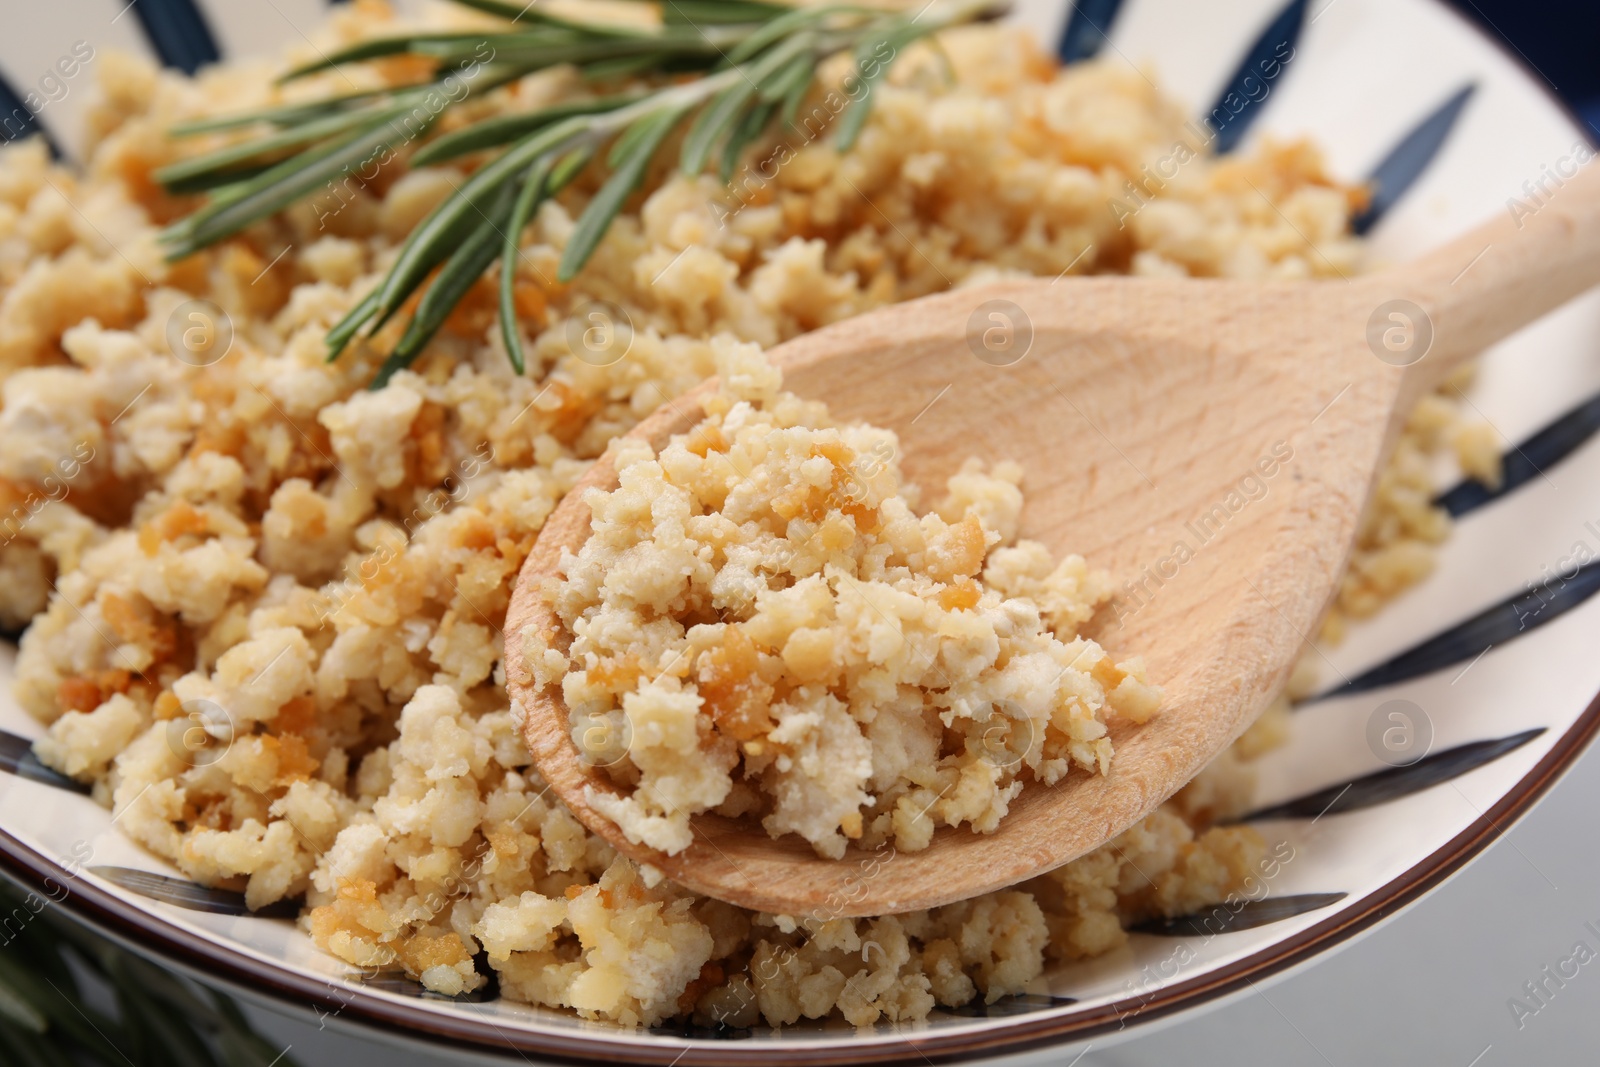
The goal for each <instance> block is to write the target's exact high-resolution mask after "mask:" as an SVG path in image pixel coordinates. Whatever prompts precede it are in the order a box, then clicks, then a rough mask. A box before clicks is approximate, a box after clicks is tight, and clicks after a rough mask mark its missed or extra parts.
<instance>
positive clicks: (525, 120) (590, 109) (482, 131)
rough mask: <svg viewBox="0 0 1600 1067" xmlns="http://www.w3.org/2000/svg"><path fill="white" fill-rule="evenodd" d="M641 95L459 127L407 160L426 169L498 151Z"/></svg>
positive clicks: (577, 103) (603, 98)
mask: <svg viewBox="0 0 1600 1067" xmlns="http://www.w3.org/2000/svg"><path fill="white" fill-rule="evenodd" d="M643 95H644V94H642V93H623V94H620V95H617V96H601V97H596V98H595V99H593V100H577V101H573V102H572V103H567V104H556V105H555V106H553V107H546V108H540V109H539V110H537V111H526V112H518V113H516V114H512V115H498V116H496V117H494V118H491V119H484V120H483V121H481V122H475V123H473V124H472V125H471V126H463V127H462V128H461V129H459V130H452V131H450V132H449V133H447V134H444V135H443V136H441V137H436V138H434V139H433V140H432V141H429V142H428V143H427V144H425V145H423V146H422V147H421V148H420V149H418V150H417V152H416V153H415V154H414V155H413V156H412V157H411V165H412V166H413V167H430V166H433V165H434V164H436V163H443V162H445V161H446V160H451V159H456V158H457V157H460V156H464V155H467V154H468V153H471V152H479V151H482V150H483V149H485V148H498V147H499V146H500V145H503V144H509V143H510V142H512V141H515V140H516V139H517V138H519V137H522V136H524V135H526V134H529V133H532V132H534V131H535V130H541V129H543V128H544V127H546V126H549V125H550V124H552V123H555V122H559V121H560V120H562V119H567V118H572V117H573V116H574V115H594V114H599V113H600V112H603V111H614V110H616V109H617V108H619V107H623V106H625V105H627V104H632V103H634V102H635V101H637V100H639V99H641V98H642V96H643Z"/></svg>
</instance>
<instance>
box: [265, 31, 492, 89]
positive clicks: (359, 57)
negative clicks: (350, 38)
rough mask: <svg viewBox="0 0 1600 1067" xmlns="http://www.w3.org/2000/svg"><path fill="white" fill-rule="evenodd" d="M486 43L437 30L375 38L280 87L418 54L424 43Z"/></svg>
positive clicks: (304, 68) (308, 66) (303, 68)
mask: <svg viewBox="0 0 1600 1067" xmlns="http://www.w3.org/2000/svg"><path fill="white" fill-rule="evenodd" d="M482 40H483V34H481V33H470V32H468V33H441V32H439V31H437V30H434V31H430V32H428V33H407V34H402V35H399V36H396V37H374V38H371V39H370V40H366V41H358V42H357V43H355V44H353V45H349V46H348V47H345V48H341V49H339V50H338V51H336V52H332V53H327V54H324V55H323V56H322V57H321V58H319V59H316V60H313V61H312V62H310V63H305V64H302V65H300V66H298V67H295V68H293V69H292V70H290V71H289V72H288V73H286V74H283V75H280V76H279V78H278V83H279V84H280V85H281V84H283V83H284V82H291V81H294V80H295V79H297V78H303V77H305V76H306V75H308V74H315V73H317V72H318V71H322V70H328V69H330V68H332V67H337V66H339V65H340V64H341V63H359V62H362V61H364V60H368V59H382V58H383V57H384V56H398V55H404V54H405V53H407V52H414V51H416V50H417V46H418V45H420V44H422V43H423V42H438V43H453V44H457V45H474V44H477V43H478V42H479V41H482Z"/></svg>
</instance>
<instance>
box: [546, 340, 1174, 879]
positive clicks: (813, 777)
mask: <svg viewBox="0 0 1600 1067" xmlns="http://www.w3.org/2000/svg"><path fill="white" fill-rule="evenodd" d="M716 347H717V355H718V359H717V370H718V380H719V383H721V384H720V388H719V390H718V392H717V393H716V394H715V395H713V396H711V397H709V398H708V399H707V401H706V403H705V408H706V415H705V418H704V419H703V420H702V421H701V422H699V423H697V424H696V425H695V426H694V427H693V428H691V429H690V430H688V431H687V432H685V433H683V434H679V435H677V436H676V437H674V438H673V439H672V441H670V442H669V443H668V444H667V445H666V447H664V448H663V449H662V450H661V453H660V454H659V455H653V454H652V453H651V449H650V448H649V446H648V445H645V444H643V443H642V442H636V441H629V442H627V447H626V448H621V449H619V450H618V454H617V457H616V465H617V468H618V481H619V484H618V486H617V487H616V488H615V489H613V490H610V491H602V490H600V489H591V490H589V491H588V494H587V495H586V498H585V503H586V504H587V505H588V507H589V509H590V510H591V512H592V513H593V521H592V524H591V526H592V529H591V532H590V535H589V537H588V539H587V540H586V541H585V542H584V544H583V545H582V546H581V548H580V549H579V551H578V552H577V553H576V554H573V553H570V552H569V553H567V554H566V555H565V557H564V558H563V560H562V562H561V566H560V572H561V576H560V578H559V579H558V580H557V581H555V582H554V583H552V588H550V589H549V590H548V591H547V595H548V597H549V599H550V601H551V603H552V606H553V607H554V609H555V611H556V613H557V615H558V617H559V618H560V619H561V621H562V624H563V627H564V630H565V632H566V634H567V635H568V638H569V639H568V641H567V642H566V647H565V649H564V650H562V649H557V648H549V647H544V646H542V645H541V644H540V643H538V642H537V641H535V642H533V643H532V644H531V647H530V644H529V642H527V641H526V639H525V643H524V649H525V655H527V657H528V661H529V664H530V667H531V669H532V673H533V675H534V680H535V682H536V683H538V684H540V685H544V686H557V685H559V687H560V692H561V695H562V698H563V702H564V703H565V705H566V707H567V711H568V714H569V717H570V721H571V727H572V738H573V741H574V743H575V744H576V745H577V746H578V750H579V754H580V756H581V757H582V758H583V759H584V760H585V761H586V762H587V763H589V764H591V765H593V766H598V767H601V768H604V771H605V773H607V774H608V775H610V777H611V778H612V779H613V780H614V781H615V782H616V783H617V784H618V785H619V786H622V787H624V792H623V793H622V794H621V795H619V794H617V793H615V792H613V791H611V790H608V789H602V788H596V787H595V786H589V787H587V792H588V797H587V799H588V801H589V802H590V803H591V804H592V805H594V807H595V808H596V809H597V810H599V811H600V812H602V813H603V814H605V815H607V816H608V817H610V818H612V819H613V820H615V821H616V822H617V824H618V825H619V827H620V828H621V829H622V830H623V832H624V833H625V834H627V836H628V837H629V839H630V840H633V841H635V842H641V843H644V844H647V845H649V846H651V847H653V848H657V849H660V850H661V851H663V852H666V853H668V854H675V853H678V852H681V851H682V850H683V849H685V848H687V847H688V846H689V844H690V843H691V842H692V840H693V831H692V830H691V829H690V819H691V818H692V816H694V815H697V814H699V813H701V812H704V811H717V812H719V813H721V814H726V815H732V816H744V817H749V818H759V819H760V820H761V823H762V825H763V826H764V827H765V828H766V830H767V832H768V833H769V834H770V835H771V836H773V837H781V836H782V835H784V834H788V833H794V834H799V835H800V836H801V837H803V838H804V839H805V840H807V841H808V842H810V843H811V845H812V847H813V848H814V849H815V850H816V851H817V853H818V854H819V855H822V856H824V857H827V858H830V859H839V858H841V857H842V856H843V855H844V853H845V849H846V846H847V845H848V844H849V843H851V842H854V843H855V844H856V845H857V846H858V847H860V848H863V849H876V848H879V847H881V846H883V845H885V844H889V845H892V847H893V848H894V849H895V850H896V851H898V852H908V851H919V850H921V849H924V848H927V847H928V844H929V842H930V841H931V839H932V836H933V831H934V830H935V829H936V828H937V827H940V826H962V825H966V826H968V827H970V829H971V830H972V831H973V832H979V833H990V832H993V831H994V830H995V829H996V828H997V827H998V826H999V824H1000V821H1001V820H1002V819H1004V818H1005V816H1006V813H1007V811H1008V809H1009V805H1010V803H1011V801H1012V800H1013V799H1015V797H1016V796H1017V794H1018V793H1020V792H1021V790H1022V789H1023V788H1024V787H1025V786H1026V784H1027V783H1029V782H1038V783H1040V784H1042V785H1045V786H1050V785H1054V784H1056V783H1057V782H1059V781H1061V780H1062V779H1063V778H1064V777H1066V775H1067V774H1068V773H1069V772H1070V771H1071V770H1072V769H1073V768H1080V769H1082V770H1084V771H1087V772H1088V773H1105V771H1106V770H1107V768H1108V767H1109V765H1110V763H1111V759H1112V742H1111V738H1110V736H1109V731H1108V726H1107V724H1108V722H1109V721H1110V720H1112V719H1116V718H1121V719H1125V720H1127V721H1130V722H1133V723H1139V722H1143V721H1145V720H1146V719H1147V718H1149V716H1150V715H1151V714H1153V713H1154V712H1155V709H1156V707H1157V705H1158V704H1159V702H1160V699H1161V693H1160V689H1159V688H1158V687H1156V686H1154V685H1151V684H1149V683H1148V682H1147V681H1146V679H1145V677H1144V668H1143V665H1142V663H1141V662H1140V661H1139V660H1137V659H1130V660H1127V661H1125V662H1120V663H1119V662H1116V661H1114V660H1113V659H1112V658H1111V657H1110V656H1109V655H1107V653H1106V652H1105V650H1104V649H1102V648H1101V647H1100V646H1099V645H1098V644H1096V643H1095V642H1094V641H1092V640H1088V639H1086V638H1082V637H1080V636H1079V635H1078V633H1077V630H1078V627H1079V626H1080V625H1081V624H1082V623H1084V622H1085V621H1087V620H1088V618H1089V617H1090V616H1091V615H1092V614H1093V613H1094V610H1095V608H1096V606H1097V605H1098V604H1099V603H1101V602H1102V601H1103V600H1105V599H1106V598H1107V597H1108V596H1109V594H1110V591H1111V579H1110V576H1109V575H1107V574H1105V573H1103V572H1098V571H1092V570H1090V569H1089V568H1088V566H1087V565H1086V564H1085V563H1084V561H1083V559H1082V557H1080V556H1068V557H1066V558H1065V559H1063V560H1061V562H1060V563H1059V564H1057V563H1055V562H1054V561H1053V560H1052V559H1051V558H1050V554H1049V552H1048V551H1047V550H1046V549H1045V548H1044V546H1043V545H1041V544H1039V543H1038V542H1033V541H1020V542H1019V541H1018V540H1017V527H1018V522H1019V514H1020V511H1021V508H1022V493H1021V491H1020V489H1019V487H1018V483H1019V481H1020V479H1021V473H1022V472H1021V469H1020V468H1019V467H1017V466H1016V464H1014V463H1001V464H997V465H996V466H995V468H994V469H993V470H992V471H988V470H985V469H984V467H983V465H982V464H981V463H978V462H976V461H972V462H969V463H967V464H966V465H965V466H964V467H963V468H962V469H961V471H959V472H958V473H956V474H954V475H952V476H951V477H950V479H949V482H948V485H947V486H946V490H947V492H946V495H945V497H944V499H943V500H941V501H940V502H939V503H938V505H937V506H936V507H934V508H933V509H931V510H929V511H927V512H926V513H922V514H919V513H918V512H917V511H916V510H915V508H914V507H913V504H912V497H913V496H914V495H915V487H914V486H909V485H906V484H905V483H904V482H903V480H902V477H901V474H900V469H899V462H898V442H897V441H896V439H895V436H894V434H892V433H891V432H889V431H887V430H883V429H880V428H877V427H872V426H864V425H855V426H839V425H837V424H835V423H834V422H833V420H832V418H831V417H830V416H829V414H828V411H827V408H826V407H825V406H824V405H822V404H820V403H816V402H807V401H804V400H802V399H800V398H799V397H796V396H794V395H793V394H791V393H786V392H783V391H781V388H782V381H781V375H780V374H779V372H778V370H777V369H776V368H775V367H773V366H772V365H771V364H770V363H769V362H768V361H767V360H766V358H765V356H764V355H763V354H762V353H761V351H760V349H759V347H757V346H755V345H735V344H732V343H723V344H720V345H718V346H716Z"/></svg>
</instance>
